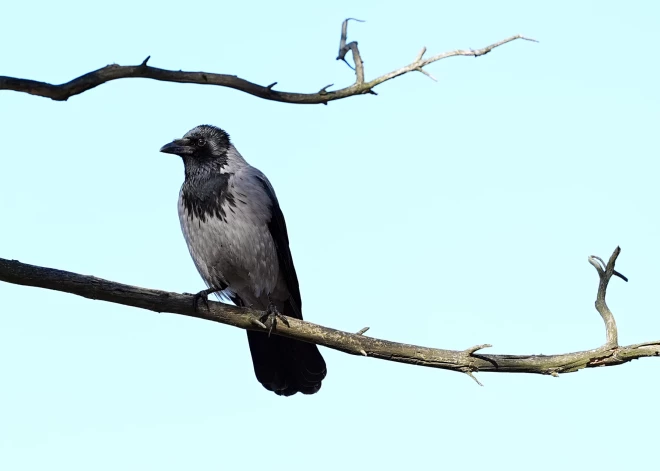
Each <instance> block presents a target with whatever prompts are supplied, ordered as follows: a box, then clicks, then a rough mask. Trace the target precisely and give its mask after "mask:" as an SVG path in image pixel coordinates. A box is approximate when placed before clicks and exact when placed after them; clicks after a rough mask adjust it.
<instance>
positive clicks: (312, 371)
mask: <svg viewBox="0 0 660 471" xmlns="http://www.w3.org/2000/svg"><path fill="white" fill-rule="evenodd" d="M279 325H282V324H281V322H280V323H279ZM247 336H248V342H249V343H250V353H252V363H253V364H254V373H255V374H256V376H257V380H259V382H260V383H261V384H262V385H263V386H264V387H265V388H266V389H268V390H269V391H273V392H274V393H275V394H277V395H280V396H291V395H293V394H295V393H297V392H301V393H303V394H314V393H315V392H317V391H318V390H319V389H321V381H322V380H323V378H325V374H326V367H325V361H324V360H323V357H322V356H321V352H319V349H318V348H317V347H316V345H314V344H313V343H307V342H301V341H299V340H292V339H288V338H286V337H280V336H279V335H271V336H270V337H269V336H268V334H267V333H264V332H248V333H247Z"/></svg>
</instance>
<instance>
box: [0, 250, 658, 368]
mask: <svg viewBox="0 0 660 471" xmlns="http://www.w3.org/2000/svg"><path fill="white" fill-rule="evenodd" d="M619 252H620V249H619V248H617V250H616V251H615V252H614V254H613V255H612V257H611V258H610V261H609V263H608V264H607V266H605V268H603V267H600V266H597V269H598V271H599V275H601V283H600V286H599V289H598V300H597V306H596V307H597V309H598V310H599V312H600V313H601V315H603V312H604V311H602V309H603V306H604V308H605V309H607V306H606V305H605V303H604V302H605V291H606V289H607V282H604V281H603V280H604V278H603V277H604V276H608V275H607V274H608V273H609V277H610V278H611V276H612V274H613V272H614V262H615V261H616V258H617V256H618V254H619ZM596 260H597V258H595V257H590V258H589V261H590V263H592V264H594V266H596V264H595V263H596ZM601 272H602V274H601ZM608 279H609V278H608ZM0 281H5V282H8V283H14V284H19V285H25V286H35V287H40V288H46V289H52V290H57V291H63V292H67V293H72V294H76V295H79V296H84V297H86V298H90V299H100V300H103V301H109V302H113V303H118V304H124V305H126V306H133V307H138V308H142V309H148V310H151V311H156V312H169V313H174V314H182V315H185V316H191V317H197V318H201V319H207V320H211V321H215V322H220V323H223V324H228V325H232V326H235V327H239V328H241V329H246V330H262V329H265V328H266V326H264V325H263V324H262V323H261V322H259V318H260V317H261V316H262V315H263V313H262V312H259V311H254V310H251V309H243V308H237V307H234V306H231V305H228V304H224V303H217V302H211V303H209V306H210V308H209V309H208V310H207V309H200V310H199V311H198V310H196V309H195V307H194V305H193V296H192V295H186V294H177V293H171V292H166V291H159V290H152V289H146V288H139V287H136V286H130V285H124V284H120V283H115V282H112V281H107V280H103V279H100V278H95V277H91V276H84V275H79V274H76V273H70V272H66V271H61V270H54V269H51V268H43V267H38V266H33V265H27V264H24V263H20V262H18V261H12V260H5V259H0ZM601 294H602V296H601ZM601 299H602V304H599V300H601ZM607 312H609V316H611V323H610V321H609V317H608V316H607V315H603V319H604V321H605V324H606V331H607V342H606V343H605V345H603V346H602V347H600V348H596V349H593V350H586V351H581V352H573V353H565V354H561V355H490V354H483V353H477V351H478V350H481V349H482V348H486V347H489V346H490V345H487V344H484V345H477V346H474V347H470V348H467V349H465V350H461V351H456V350H445V349H439V348H428V347H420V346H416V345H408V344H403V343H397V342H390V341H388V340H380V339H376V338H373V337H368V336H366V335H364V333H365V332H366V328H364V329H360V330H359V331H358V332H357V333H350V332H343V331H340V330H336V329H332V328H329V327H323V326H320V325H316V324H312V323H311V322H305V321H302V320H298V319H293V318H287V320H288V322H289V326H287V327H282V326H281V327H279V328H278V329H277V330H275V331H273V334H276V335H283V336H285V337H290V338H293V339H297V340H302V341H305V342H311V343H316V344H318V345H324V346H326V347H329V348H333V349H335V350H340V351H343V352H346V353H350V354H353V355H360V356H369V357H373V358H379V359H383V360H389V361H396V362H400V363H408V364H413V365H420V366H428V367H433V368H441V369H446V370H452V371H458V372H462V373H466V374H468V375H470V376H472V377H473V375H472V373H474V372H477V371H491V372H500V373H504V372H511V373H537V374H548V375H553V376H557V375H558V374H560V373H568V372H572V371H577V370H579V369H581V368H592V367H596V366H611V365H618V364H621V363H626V362H628V361H630V360H634V359H636V358H642V357H652V356H660V340H659V341H652V342H644V343H639V344H635V345H629V346H626V347H621V346H618V345H617V344H616V324H614V317H613V316H612V313H611V311H609V309H607ZM612 332H613V333H612ZM473 378H474V377H473Z"/></svg>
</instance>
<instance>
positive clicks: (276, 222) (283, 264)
mask: <svg viewBox="0 0 660 471" xmlns="http://www.w3.org/2000/svg"><path fill="white" fill-rule="evenodd" d="M257 178H258V179H259V182H260V183H261V184H262V185H263V188H264V190H265V191H266V194H267V195H268V197H269V198H270V200H271V204H272V207H271V213H272V214H271V220H270V222H269V223H268V230H269V231H270V235H271V237H272V238H273V242H274V243H275V249H276V250H277V259H278V262H279V265H280V273H281V276H283V277H284V280H285V282H286V286H287V288H288V290H289V299H288V300H286V301H285V302H284V304H283V306H282V314H284V315H285V316H290V317H295V318H298V319H302V310H301V309H302V301H301V299H300V287H299V286H298V276H297V275H296V269H295V267H294V266H293V258H292V257H291V250H290V249H289V235H288V234H287V230H286V223H285V222H284V215H282V210H281V209H280V205H279V203H278V202H277V197H276V196H275V191H274V190H273V187H272V186H271V185H270V183H269V182H268V180H266V179H265V178H262V177H257ZM239 302H240V300H239ZM247 335H248V341H249V343H250V352H251V353H252V362H253V364H254V372H255V374H256V376H257V379H258V380H259V382H260V383H261V384H263V385H264V387H265V388H266V389H269V390H271V391H274V392H275V393H276V394H278V395H282V396H291V395H292V394H295V393H297V392H302V393H303V394H314V393H315V392H317V391H318V390H319V389H320V388H321V381H322V380H323V378H325V375H326V373H327V369H326V366H325V361H324V360H323V356H321V352H319V350H318V347H317V346H316V345H315V344H313V343H307V342H301V341H299V340H293V339H288V338H286V337H280V336H279V335H273V336H269V335H268V334H267V333H265V332H252V331H248V334H247Z"/></svg>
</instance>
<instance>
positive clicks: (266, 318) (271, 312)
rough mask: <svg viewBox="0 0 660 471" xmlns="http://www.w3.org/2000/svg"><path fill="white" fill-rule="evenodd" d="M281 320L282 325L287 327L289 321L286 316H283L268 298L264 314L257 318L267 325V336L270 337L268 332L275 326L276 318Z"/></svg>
mask: <svg viewBox="0 0 660 471" xmlns="http://www.w3.org/2000/svg"><path fill="white" fill-rule="evenodd" d="M278 319H279V320H281V321H282V323H283V324H284V325H286V326H287V327H289V321H288V320H286V317H284V316H283V315H282V314H280V311H278V310H277V306H275V304H274V303H273V302H272V301H270V300H269V302H268V309H266V314H264V315H263V316H261V318H260V319H259V320H260V321H261V322H263V323H264V325H265V326H266V327H268V336H269V337H270V333H271V332H272V331H273V329H275V328H276V327H277V320H278Z"/></svg>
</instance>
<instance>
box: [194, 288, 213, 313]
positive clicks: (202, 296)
mask: <svg viewBox="0 0 660 471" xmlns="http://www.w3.org/2000/svg"><path fill="white" fill-rule="evenodd" d="M216 291H217V289H215V288H209V289H203V290H202V291H200V292H199V293H197V294H195V295H194V296H193V308H194V309H195V312H198V307H199V302H200V301H204V305H205V306H206V310H207V311H210V310H211V308H210V307H209V294H211V293H215V292H216Z"/></svg>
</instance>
